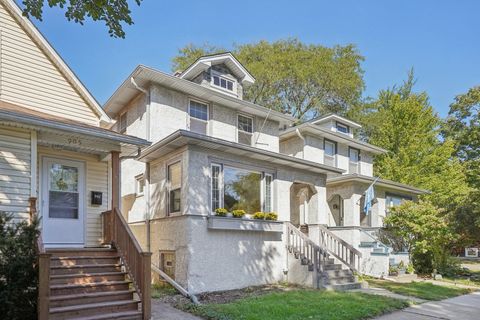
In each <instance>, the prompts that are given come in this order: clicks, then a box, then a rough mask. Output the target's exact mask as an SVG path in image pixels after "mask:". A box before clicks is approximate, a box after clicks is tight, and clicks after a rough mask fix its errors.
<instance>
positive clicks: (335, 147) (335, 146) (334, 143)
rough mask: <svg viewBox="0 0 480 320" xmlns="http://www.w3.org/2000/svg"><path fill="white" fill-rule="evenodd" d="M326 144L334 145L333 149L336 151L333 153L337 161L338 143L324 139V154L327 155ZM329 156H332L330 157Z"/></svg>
mask: <svg viewBox="0 0 480 320" xmlns="http://www.w3.org/2000/svg"><path fill="white" fill-rule="evenodd" d="M326 142H328V143H331V144H333V147H334V149H335V150H334V153H333V157H334V158H335V159H336V158H337V153H338V149H337V143H336V142H335V141H333V140H329V139H326V138H324V139H323V153H324V155H327V153H326V152H325V143H326ZM328 156H330V155H328Z"/></svg>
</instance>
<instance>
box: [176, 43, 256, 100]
mask: <svg viewBox="0 0 480 320" xmlns="http://www.w3.org/2000/svg"><path fill="white" fill-rule="evenodd" d="M177 76H178V77H179V78H182V79H185V80H189V81H192V82H195V83H198V84H200V85H202V86H206V87H209V88H211V89H213V90H216V91H219V92H222V93H225V94H227V95H231V96H233V97H237V98H239V99H243V88H244V87H245V86H248V85H250V84H253V83H254V82H255V78H254V77H253V76H252V75H251V74H250V73H249V72H248V70H247V69H245V67H244V66H243V65H242V64H241V63H240V62H239V61H238V60H237V59H236V58H235V57H234V56H233V55H232V54H231V53H229V52H226V53H220V54H214V55H210V56H203V57H200V58H199V59H197V60H196V61H195V62H194V63H193V64H192V65H190V66H189V67H188V68H187V69H186V70H185V71H183V72H181V73H178V74H177Z"/></svg>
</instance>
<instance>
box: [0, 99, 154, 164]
mask: <svg viewBox="0 0 480 320" xmlns="http://www.w3.org/2000/svg"><path fill="white" fill-rule="evenodd" d="M0 124H2V125H5V126H11V127H17V128H22V129H29V130H34V131H36V132H37V143H38V144H39V145H44V146H49V147H53V148H57V149H60V150H62V149H64V150H72V151H79V152H87V153H93V154H101V155H106V154H108V153H110V152H111V151H116V152H121V153H123V154H125V155H127V154H131V153H133V152H135V151H136V150H137V149H138V148H142V147H146V146H149V145H150V144H151V143H150V142H148V141H146V140H144V139H141V138H137V137H133V136H127V135H123V134H120V133H117V132H114V131H112V130H108V129H104V128H100V127H95V126H91V125H87V124H84V123H81V122H77V121H73V120H69V119H64V118H61V117H55V116H51V115H48V114H44V113H42V112H38V111H35V110H31V109H28V108H25V107H22V106H18V105H14V104H11V103H7V102H4V101H0Z"/></svg>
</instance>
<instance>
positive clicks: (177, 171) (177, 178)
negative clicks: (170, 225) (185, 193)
mask: <svg viewBox="0 0 480 320" xmlns="http://www.w3.org/2000/svg"><path fill="white" fill-rule="evenodd" d="M167 174H168V215H170V214H174V213H179V212H180V211H181V195H182V163H181V162H180V161H179V162H175V163H172V164H170V165H169V166H168V169H167Z"/></svg>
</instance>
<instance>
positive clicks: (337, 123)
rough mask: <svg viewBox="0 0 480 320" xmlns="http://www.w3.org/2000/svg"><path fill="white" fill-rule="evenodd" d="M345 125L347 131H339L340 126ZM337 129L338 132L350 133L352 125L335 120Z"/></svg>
mask: <svg viewBox="0 0 480 320" xmlns="http://www.w3.org/2000/svg"><path fill="white" fill-rule="evenodd" d="M339 126H340V127H344V128H346V129H347V132H343V131H339V130H338V127H339ZM335 130H337V132H339V133H343V134H350V126H348V125H346V124H344V123H341V122H338V121H335Z"/></svg>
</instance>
